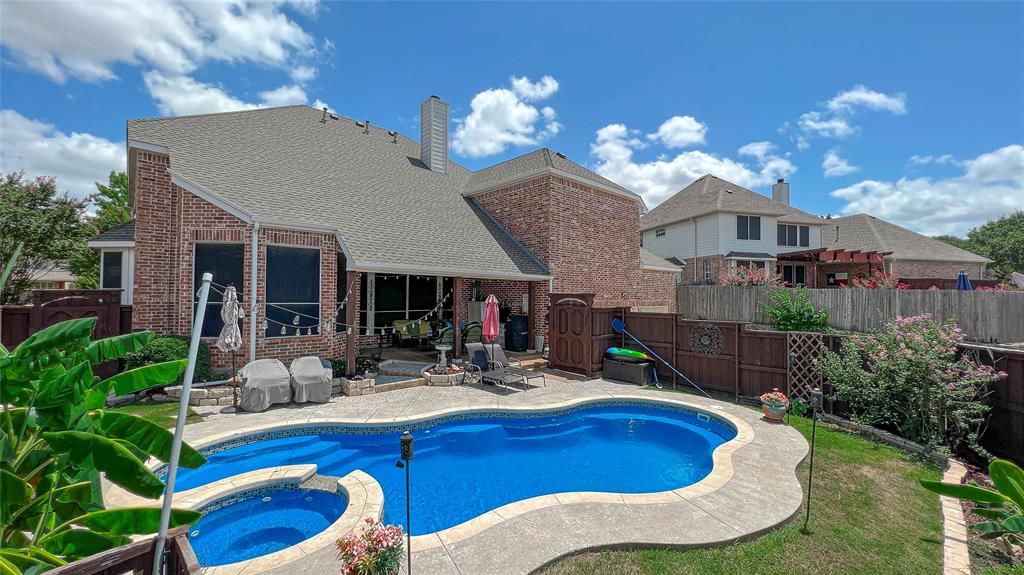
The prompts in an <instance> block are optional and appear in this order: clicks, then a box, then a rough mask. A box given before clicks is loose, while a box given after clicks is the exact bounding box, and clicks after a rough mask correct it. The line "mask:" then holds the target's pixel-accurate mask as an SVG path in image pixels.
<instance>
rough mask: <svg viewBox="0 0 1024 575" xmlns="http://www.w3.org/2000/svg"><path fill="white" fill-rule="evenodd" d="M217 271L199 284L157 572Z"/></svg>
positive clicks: (156, 567)
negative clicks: (204, 323)
mask: <svg viewBox="0 0 1024 575" xmlns="http://www.w3.org/2000/svg"><path fill="white" fill-rule="evenodd" d="M211 281H213V274H211V273H205V274H203V285H202V287H200V288H199V306H198V307H197V308H196V317H195V320H193V322H192V341H191V342H189V345H188V365H187V366H186V367H185V379H184V381H182V384H181V399H180V400H179V401H178V420H177V421H175V422H174V441H173V442H172V443H171V458H170V460H169V461H168V462H167V491H166V492H165V493H164V505H163V508H162V509H161V510H160V533H159V534H157V536H156V544H155V545H154V546H153V575H161V574H162V573H163V572H164V571H163V567H164V544H165V543H166V541H167V527H168V524H169V523H170V522H171V502H172V500H173V499H174V478H175V477H176V476H177V474H178V458H179V457H180V455H181V437H182V435H184V434H185V418H186V417H187V416H188V396H189V393H191V392H192V376H193V375H195V372H196V356H197V355H198V354H199V338H200V336H201V335H202V332H203V320H204V319H205V318H206V300H207V297H208V296H209V295H210V282H211Z"/></svg>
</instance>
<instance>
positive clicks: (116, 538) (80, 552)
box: [43, 529, 129, 559]
mask: <svg viewBox="0 0 1024 575" xmlns="http://www.w3.org/2000/svg"><path fill="white" fill-rule="evenodd" d="M128 541H129V539H128V537H125V536H123V535H109V536H108V535H102V534H100V533H96V532H94V531H87V530H85V529H73V530H71V531H61V532H60V533H58V534H56V535H54V536H53V537H49V538H47V539H46V540H45V541H44V542H43V549H46V550H47V551H49V552H50V553H53V554H54V555H63V556H65V557H70V558H73V559H75V558H78V557H87V556H89V555H93V554H94V553H99V552H100V551H106V550H107V549H111V548H113V547H118V546H120V545H124V544H125V543H128Z"/></svg>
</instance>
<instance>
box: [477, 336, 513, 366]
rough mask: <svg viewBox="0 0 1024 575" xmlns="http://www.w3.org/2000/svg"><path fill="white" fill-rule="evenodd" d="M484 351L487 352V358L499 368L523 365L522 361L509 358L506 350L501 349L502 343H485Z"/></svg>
mask: <svg viewBox="0 0 1024 575" xmlns="http://www.w3.org/2000/svg"><path fill="white" fill-rule="evenodd" d="M483 346H484V351H486V352H487V359H488V360H489V361H490V362H491V363H493V364H495V365H497V366H498V367H499V368H502V367H523V364H522V363H521V362H518V361H515V360H512V359H509V358H508V356H506V355H505V350H504V349H501V344H500V343H497V342H495V343H493V344H492V343H484V344H483Z"/></svg>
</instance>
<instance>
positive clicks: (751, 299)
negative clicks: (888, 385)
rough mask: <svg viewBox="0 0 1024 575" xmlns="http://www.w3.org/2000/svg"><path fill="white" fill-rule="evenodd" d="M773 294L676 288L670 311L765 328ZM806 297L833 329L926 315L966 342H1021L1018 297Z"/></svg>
mask: <svg viewBox="0 0 1024 575" xmlns="http://www.w3.org/2000/svg"><path fill="white" fill-rule="evenodd" d="M775 289H780V288H765V287H724V286H688V285H686V286H679V287H678V288H677V290H676V309H677V310H678V311H679V314H681V315H682V316H684V317H686V318H688V319H702V320H715V321H737V322H749V323H758V324H767V323H771V322H770V319H769V318H768V317H767V316H766V315H765V314H764V312H763V310H762V306H763V304H764V303H765V302H766V301H767V300H766V298H765V293H766V292H767V291H769V290H775ZM807 295H808V298H809V299H810V301H811V303H812V304H814V307H815V308H818V309H827V310H829V325H831V326H832V327H834V328H836V329H842V330H849V331H862V332H867V331H871V330H874V329H877V328H879V327H881V326H882V324H883V323H885V322H886V321H888V320H890V319H893V318H895V317H896V316H912V315H920V314H924V313H930V314H931V315H932V316H934V317H935V318H936V319H938V320H940V321H945V320H946V319H947V318H954V319H955V320H956V322H957V324H958V325H959V326H960V329H962V330H964V333H965V334H966V336H967V338H968V339H969V340H971V341H977V342H1001V343H1013V342H1021V341H1024V292H961V291H956V290H894V289H856V288H846V289H844V288H832V289H808V290H807Z"/></svg>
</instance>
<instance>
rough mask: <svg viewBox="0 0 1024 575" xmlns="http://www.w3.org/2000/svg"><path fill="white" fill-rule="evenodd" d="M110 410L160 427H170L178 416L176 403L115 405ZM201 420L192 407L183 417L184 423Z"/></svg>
mask: <svg viewBox="0 0 1024 575" xmlns="http://www.w3.org/2000/svg"><path fill="white" fill-rule="evenodd" d="M112 411H120V412H123V413H130V414H132V415H136V416H138V417H141V418H143V419H148V420H150V421H152V422H153V423H156V424H158V425H160V426H161V427H172V426H173V425H174V420H175V418H176V417H177V416H178V404H177V403H137V404H134V405H125V406H124V407H115V408H114V409H113V410H112ZM202 420H203V418H202V417H201V416H200V415H199V414H198V413H196V412H194V411H192V408H189V410H188V416H187V417H186V418H185V423H186V424H189V423H196V422H197V421H202Z"/></svg>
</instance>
